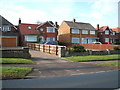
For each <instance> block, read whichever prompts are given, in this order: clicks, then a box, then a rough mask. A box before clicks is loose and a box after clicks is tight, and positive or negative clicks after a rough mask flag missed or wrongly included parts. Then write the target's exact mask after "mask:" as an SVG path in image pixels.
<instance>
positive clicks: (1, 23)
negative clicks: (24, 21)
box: [0, 15, 19, 47]
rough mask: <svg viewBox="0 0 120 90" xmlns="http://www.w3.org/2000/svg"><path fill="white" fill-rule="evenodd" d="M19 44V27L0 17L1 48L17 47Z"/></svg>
mask: <svg viewBox="0 0 120 90" xmlns="http://www.w3.org/2000/svg"><path fill="white" fill-rule="evenodd" d="M18 42H19V41H18V31H17V26H15V25H13V24H12V23H11V22H9V21H8V20H7V19H5V18H4V17H3V16H1V15H0V46H1V47H16V46H18Z"/></svg>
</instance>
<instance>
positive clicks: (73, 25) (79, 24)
mask: <svg viewBox="0 0 120 90" xmlns="http://www.w3.org/2000/svg"><path fill="white" fill-rule="evenodd" d="M64 22H65V23H67V25H68V26H69V27H70V28H77V29H89V30H96V29H95V28H94V27H93V26H92V25H91V24H90V23H83V22H73V21H64Z"/></svg>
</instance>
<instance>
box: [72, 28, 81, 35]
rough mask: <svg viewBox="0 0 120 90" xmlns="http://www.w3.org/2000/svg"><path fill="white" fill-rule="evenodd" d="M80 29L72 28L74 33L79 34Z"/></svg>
mask: <svg viewBox="0 0 120 90" xmlns="http://www.w3.org/2000/svg"><path fill="white" fill-rule="evenodd" d="M79 33H80V32H79V29H72V34H79Z"/></svg>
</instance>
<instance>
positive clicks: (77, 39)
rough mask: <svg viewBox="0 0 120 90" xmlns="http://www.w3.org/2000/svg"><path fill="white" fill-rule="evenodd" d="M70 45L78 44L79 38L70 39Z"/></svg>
mask: <svg viewBox="0 0 120 90" xmlns="http://www.w3.org/2000/svg"><path fill="white" fill-rule="evenodd" d="M75 39H76V40H75ZM72 43H80V38H72Z"/></svg>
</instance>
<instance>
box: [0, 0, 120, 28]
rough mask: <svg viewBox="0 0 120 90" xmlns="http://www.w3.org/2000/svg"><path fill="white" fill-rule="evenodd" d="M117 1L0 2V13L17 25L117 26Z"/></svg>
mask: <svg viewBox="0 0 120 90" xmlns="http://www.w3.org/2000/svg"><path fill="white" fill-rule="evenodd" d="M118 1H119V0H0V14H1V15H2V16H3V17H5V18H6V19H7V20H9V21H10V22H11V23H13V24H15V25H17V24H18V20H19V18H21V20H22V23H33V24H34V23H36V22H37V21H40V22H45V21H53V22H55V21H57V22H58V24H59V25H60V24H61V22H62V21H63V20H67V21H72V19H73V18H75V19H76V21H77V22H86V23H91V24H92V25H93V26H94V27H96V24H100V26H106V25H108V26H109V27H110V28H115V27H118Z"/></svg>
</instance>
